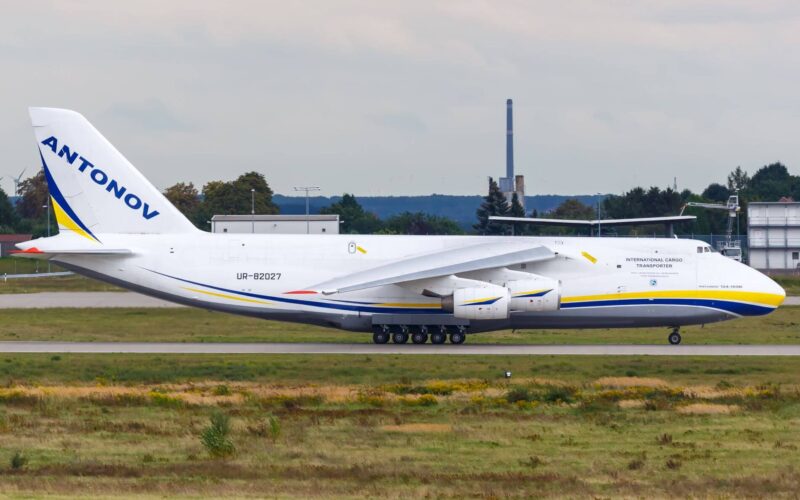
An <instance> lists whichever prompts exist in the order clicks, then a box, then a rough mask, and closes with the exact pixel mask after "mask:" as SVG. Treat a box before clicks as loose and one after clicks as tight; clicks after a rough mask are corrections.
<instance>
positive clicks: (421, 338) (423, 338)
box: [411, 332, 428, 344]
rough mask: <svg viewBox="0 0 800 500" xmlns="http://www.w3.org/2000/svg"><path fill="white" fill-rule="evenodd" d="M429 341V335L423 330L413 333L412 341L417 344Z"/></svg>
mask: <svg viewBox="0 0 800 500" xmlns="http://www.w3.org/2000/svg"><path fill="white" fill-rule="evenodd" d="M427 341H428V335H427V334H425V333H422V332H414V333H412V334H411V342H413V343H415V344H424V343H425V342H427Z"/></svg>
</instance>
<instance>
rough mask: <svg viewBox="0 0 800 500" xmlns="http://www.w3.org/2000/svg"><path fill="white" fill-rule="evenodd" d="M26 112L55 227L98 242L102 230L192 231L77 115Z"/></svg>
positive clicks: (42, 110)
mask: <svg viewBox="0 0 800 500" xmlns="http://www.w3.org/2000/svg"><path fill="white" fill-rule="evenodd" d="M30 115H31V122H32V123H33V128H34V132H35V134H36V141H37V143H38V146H39V154H40V156H41V158H42V167H43V168H44V172H45V176H46V178H47V185H48V189H49V190H50V199H51V201H52V204H53V211H54V213H55V215H56V220H57V221H58V225H59V228H60V230H62V231H72V232H74V233H76V234H79V235H81V236H83V237H85V238H88V239H90V240H92V241H97V242H100V238H98V235H100V234H103V233H128V234H132V233H139V234H153V233H186V232H191V231H196V230H197V229H196V228H195V227H194V226H193V225H192V223H191V222H189V220H188V219H187V218H186V217H184V215H183V214H182V213H181V212H180V211H179V210H178V209H177V208H175V207H174V206H173V205H172V204H171V203H170V202H169V200H167V199H166V198H165V197H164V195H163V194H161V192H160V191H159V190H158V189H156V188H155V186H153V185H152V184H151V183H150V182H149V181H148V180H147V179H146V178H145V177H144V176H143V175H142V174H141V173H140V172H139V171H138V170H136V168H135V167H134V166H133V165H132V164H131V163H130V162H129V161H128V160H127V159H126V158H125V157H124V156H123V155H122V154H121V153H120V152H119V151H117V149H116V148H114V146H113V145H112V144H111V143H110V142H108V140H106V138H105V137H103V135H102V134H101V133H100V132H98V131H97V129H95V128H94V127H93V126H92V124H91V123H89V121H88V120H86V118H84V117H83V116H82V115H81V114H79V113H76V112H74V111H70V110H66V109H55V108H30Z"/></svg>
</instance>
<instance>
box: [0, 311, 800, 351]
mask: <svg viewBox="0 0 800 500" xmlns="http://www.w3.org/2000/svg"><path fill="white" fill-rule="evenodd" d="M1 314H2V318H3V320H2V322H0V340H64V341H68V340H71V341H143V342H147V341H169V342H371V341H372V337H371V335H370V334H365V333H352V332H345V331H339V330H334V329H331V328H323V327H315V326H307V325H299V324H293V323H282V322H277V321H264V320H259V319H253V318H245V317H240V316H233V315H229V314H224V313H215V312H209V311H205V310H199V309H192V308H176V309H144V308H142V309H42V310H29V309H8V310H3V311H2V313H1ZM667 333H668V330H667V329H666V328H642V329H598V330H517V331H514V332H512V331H510V330H505V331H500V332H494V333H485V334H476V335H471V336H469V338H468V342H470V343H531V344H608V343H612V344H614V343H624V344H664V343H665V342H666V336H667ZM682 335H683V339H684V340H683V342H684V343H686V344H796V343H799V342H800V307H781V308H779V309H778V310H777V311H775V312H774V313H772V314H770V315H768V316H760V317H753V318H742V319H737V320H732V321H726V322H722V323H714V324H710V325H706V326H705V327H700V326H693V327H686V328H684V329H682Z"/></svg>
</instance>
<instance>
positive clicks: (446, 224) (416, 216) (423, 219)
mask: <svg viewBox="0 0 800 500" xmlns="http://www.w3.org/2000/svg"><path fill="white" fill-rule="evenodd" d="M382 232H383V233H384V234H420V235H425V234H464V231H462V230H461V228H460V227H459V226H458V224H457V223H456V222H455V221H454V220H452V219H448V218H447V217H439V216H437V215H429V214H426V213H423V212H415V213H411V212H403V213H401V214H397V215H393V216H391V217H389V218H388V219H386V221H385V222H384V226H383V230H382Z"/></svg>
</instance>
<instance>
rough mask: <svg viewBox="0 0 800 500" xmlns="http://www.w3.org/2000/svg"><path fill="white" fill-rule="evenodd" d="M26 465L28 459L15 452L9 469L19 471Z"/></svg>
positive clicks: (19, 452)
mask: <svg viewBox="0 0 800 500" xmlns="http://www.w3.org/2000/svg"><path fill="white" fill-rule="evenodd" d="M27 464H28V457H26V456H25V455H23V454H22V452H21V451H17V452H15V453H14V455H13V456H12V457H11V468H12V469H14V470H19V469H21V468H23V467H25V465H27Z"/></svg>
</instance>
